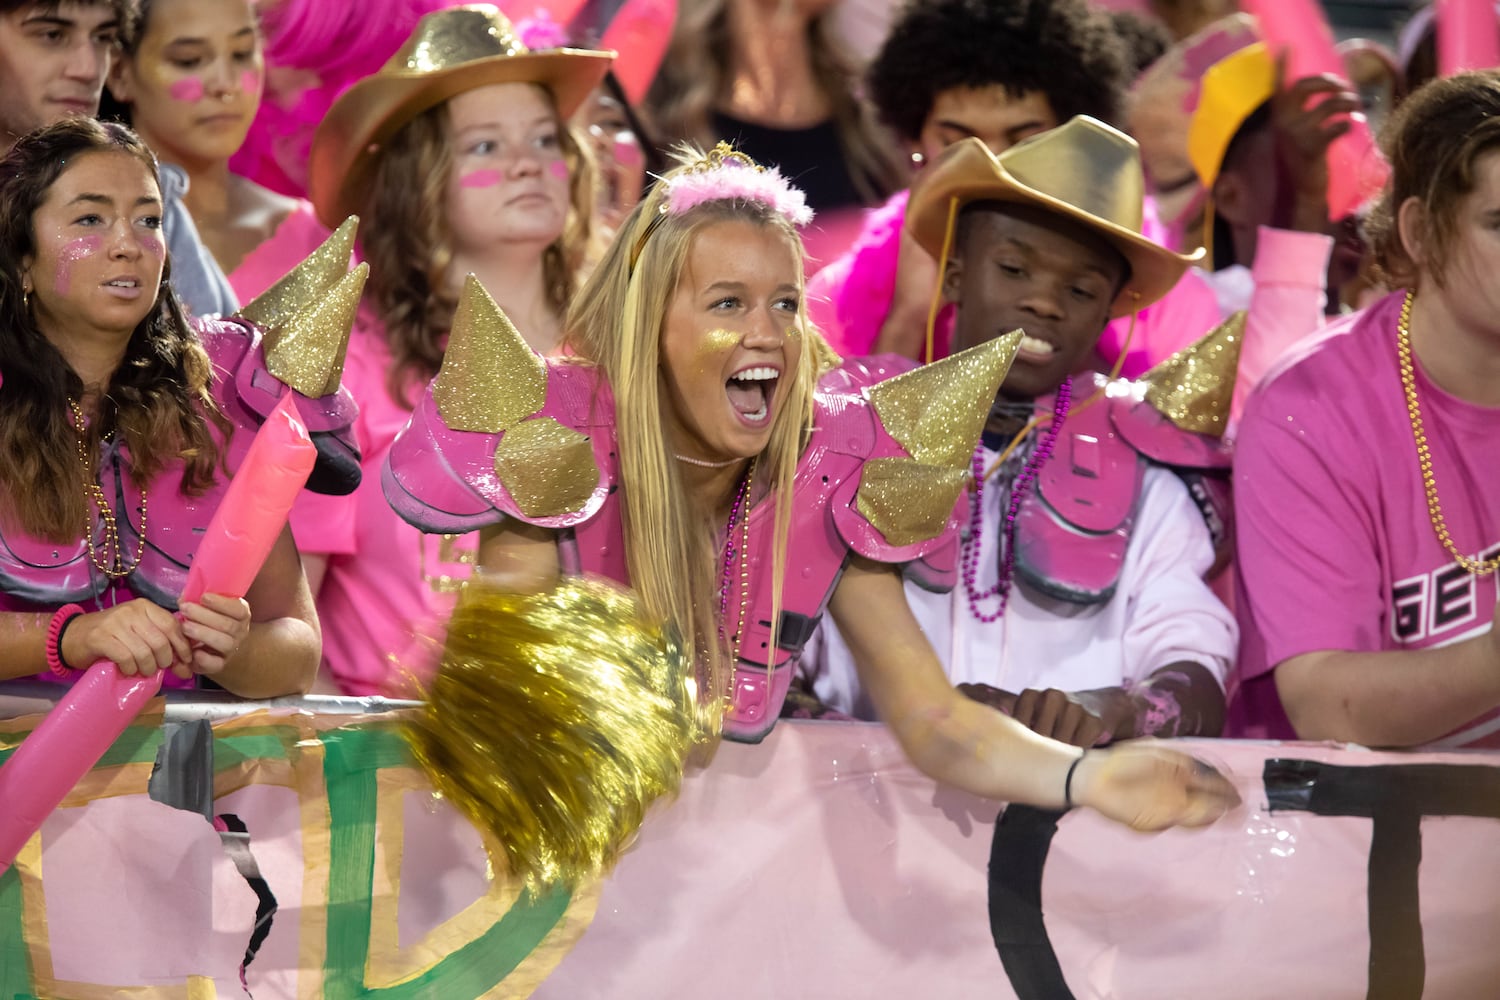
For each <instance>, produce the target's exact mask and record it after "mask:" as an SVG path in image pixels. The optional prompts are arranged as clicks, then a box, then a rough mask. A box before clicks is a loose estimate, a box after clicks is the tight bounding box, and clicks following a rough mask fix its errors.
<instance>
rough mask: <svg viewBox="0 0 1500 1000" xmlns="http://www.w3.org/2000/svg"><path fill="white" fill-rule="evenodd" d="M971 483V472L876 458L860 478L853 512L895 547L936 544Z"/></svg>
mask: <svg viewBox="0 0 1500 1000" xmlns="http://www.w3.org/2000/svg"><path fill="white" fill-rule="evenodd" d="M968 481H969V475H968V473H967V472H966V471H960V470H958V469H950V468H948V467H946V466H940V465H926V464H924V463H921V462H916V461H913V460H912V459H909V458H872V459H871V460H870V461H868V462H866V463H865V467H864V471H863V472H862V473H861V474H860V479H859V492H858V493H857V494H855V498H854V509H855V510H857V511H859V514H860V516H861V517H863V518H864V519H865V520H866V521H869V522H870V523H871V524H872V525H874V526H875V530H876V531H878V532H880V534H881V535H882V536H884V538H885V540H886V541H887V542H889V543H890V544H892V545H897V546H900V545H913V544H915V543H917V542H925V541H927V540H928V539H929V538H936V537H937V536H938V535H939V534H941V533H942V531H943V528H944V527H945V526H946V525H947V523H948V515H949V514H951V513H952V512H953V505H954V504H956V503H957V502H958V497H959V494H960V493H962V492H963V489H964V486H965V485H966V484H967V483H968Z"/></svg>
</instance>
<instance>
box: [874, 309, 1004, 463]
mask: <svg viewBox="0 0 1500 1000" xmlns="http://www.w3.org/2000/svg"><path fill="white" fill-rule="evenodd" d="M1020 344H1021V331H1020V330H1014V331H1012V332H1010V333H1007V334H1005V335H1004V336H1001V337H996V338H995V339H994V340H990V341H986V342H985V343H983V344H980V345H979V346H978V347H971V348H969V349H968V350H966V351H960V352H959V353H957V354H954V355H950V356H949V357H946V358H944V359H943V360H941V361H935V362H933V363H932V364H930V365H924V366H923V367H921V368H917V369H914V370H912V371H909V372H906V373H905V374H903V375H897V376H896V377H895V378H893V379H888V380H886V381H884V382H880V383H878V384H876V385H873V386H871V387H870V388H869V390H867V391H868V394H869V398H870V403H871V404H872V405H873V406H874V407H875V413H876V415H878V416H879V417H880V422H881V424H883V425H884V426H885V429H886V433H888V434H890V436H891V437H893V438H895V439H896V440H897V441H898V442H899V443H900V445H901V447H903V448H905V449H906V450H907V452H908V453H910V454H911V457H912V458H914V459H916V460H917V461H918V462H923V463H926V464H928V465H940V466H946V467H949V468H955V469H967V468H968V467H969V459H970V457H971V456H972V455H973V454H974V446H975V445H976V444H977V443H978V442H979V434H980V432H981V431H983V430H984V423H985V420H987V419H988V418H989V415H990V407H991V406H993V405H994V402H995V395H996V393H998V392H999V391H1000V383H1002V382H1004V381H1005V375H1006V373H1007V372H1009V371H1010V366H1011V362H1013V361H1015V358H1016V350H1017V349H1018V348H1019V347H1020Z"/></svg>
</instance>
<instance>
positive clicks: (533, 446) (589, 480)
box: [495, 417, 599, 517]
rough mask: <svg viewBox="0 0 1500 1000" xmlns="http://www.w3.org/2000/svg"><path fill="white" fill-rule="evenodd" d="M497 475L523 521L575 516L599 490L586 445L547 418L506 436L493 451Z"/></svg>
mask: <svg viewBox="0 0 1500 1000" xmlns="http://www.w3.org/2000/svg"><path fill="white" fill-rule="evenodd" d="M495 474H496V475H497V476H499V477H500V482H501V483H502V484H504V486H505V488H506V489H507V490H508V491H510V495H511V498H512V499H514V500H515V502H516V506H517V507H519V508H521V513H523V514H525V515H526V516H527V517H559V516H561V515H563V514H576V513H577V512H578V511H580V510H582V509H583V506H584V504H586V503H588V501H589V497H590V496H592V495H593V493H594V488H595V487H596V486H598V485H599V464H598V463H597V462H595V461H594V450H593V448H591V447H590V446H589V439H588V438H586V437H584V436H583V435H582V434H580V433H578V432H577V431H575V430H573V429H572V428H570V427H564V426H563V425H562V424H560V423H558V422H557V421H556V420H553V419H552V418H551V417H538V418H537V419H535V420H526V421H523V422H521V423H519V424H517V425H516V426H514V427H512V428H511V429H510V430H508V431H506V432H505V436H504V437H503V438H501V439H500V445H499V447H497V448H496V449H495Z"/></svg>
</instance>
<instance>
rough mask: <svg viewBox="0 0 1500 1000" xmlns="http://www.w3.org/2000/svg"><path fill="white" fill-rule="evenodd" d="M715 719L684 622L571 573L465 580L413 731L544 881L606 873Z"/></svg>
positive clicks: (528, 875)
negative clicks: (703, 696)
mask: <svg viewBox="0 0 1500 1000" xmlns="http://www.w3.org/2000/svg"><path fill="white" fill-rule="evenodd" d="M713 728H714V727H713V725H712V720H711V719H710V718H709V717H708V716H706V715H705V714H703V712H702V710H700V709H699V706H698V699H697V690H696V684H695V681H694V676H693V663H692V658H691V657H690V656H688V655H687V654H686V652H685V651H684V650H683V648H682V646H681V643H680V641H679V640H678V637H677V635H676V633H675V630H672V629H670V628H663V627H662V626H660V625H657V624H655V623H653V622H650V621H648V620H647V619H646V617H645V615H644V612H643V610H642V609H641V607H640V606H639V604H638V602H637V601H636V600H635V598H634V596H633V595H631V594H629V593H626V592H623V591H621V590H619V589H617V588H615V587H614V586H612V585H610V584H607V583H603V582H599V581H593V580H583V579H578V578H569V579H565V580H563V581H562V582H560V583H558V584H557V585H556V586H554V587H553V588H552V589H550V590H547V591H545V592H543V593H540V594H518V593H512V592H506V591H501V590H498V589H496V588H494V587H491V586H486V585H484V584H483V583H482V582H473V583H470V584H469V586H468V587H466V588H465V590H464V592H463V593H462V595H461V596H460V598H459V601H458V605H457V607H456V608H455V609H454V612H453V618H452V621H451V622H450V624H449V627H448V639H447V643H446V645H445V647H444V650H443V659H442V664H441V666H440V667H439V669H438V673H437V675H436V677H435V678H434V680H433V682H432V684H431V687H430V690H429V692H428V701H427V704H426V706H425V707H424V709H423V710H422V711H421V713H419V715H418V716H417V717H416V718H415V720H414V721H412V722H411V723H409V724H408V726H407V729H406V737H407V740H408V742H409V743H410V744H411V747H412V750H413V753H414V755H415V756H416V759H417V761H418V763H420V764H421V766H422V767H423V769H424V770H425V771H426V772H427V774H428V776H429V778H430V779H431V780H432V784H433V787H434V788H436V789H437V791H438V792H439V793H440V794H442V795H443V796H445V797H446V798H448V799H449V800H451V801H452V802H453V803H454V804H455V805H456V806H458V807H459V808H460V809H462V810H463V811H464V812H465V813H467V814H468V816H469V818H470V819H472V820H473V821H474V822H475V823H476V824H478V825H479V826H480V828H481V829H487V830H489V831H491V832H493V833H494V834H495V837H496V838H497V839H498V841H499V842H500V843H501V844H503V845H504V846H505V853H506V857H507V860H508V862H509V867H510V871H511V872H512V874H514V875H515V876H516V877H518V878H520V879H522V880H523V881H524V883H525V884H526V886H527V887H528V888H531V889H536V890H539V889H541V888H543V887H545V886H548V885H563V886H568V887H572V886H575V885H577V884H578V883H579V882H581V881H583V880H586V879H588V878H592V877H594V876H596V875H598V874H600V873H602V872H604V871H606V870H608V869H609V868H610V867H611V866H612V865H613V864H614V862H615V861H616V859H617V858H618V857H619V855H620V853H621V852H622V851H623V850H624V849H625V847H626V846H628V844H629V842H630V839H631V838H632V837H634V835H635V832H636V830H637V829H638V828H639V827H640V824H641V821H642V819H643V818H644V816H645V812H646V808H647V807H648V806H649V805H650V804H651V802H652V801H653V800H655V799H656V798H657V797H659V796H661V795H664V794H673V793H675V792H676V791H677V789H678V787H679V786H680V784H681V782H682V775H683V770H684V767H685V764H686V761H687V758H688V755H689V753H690V752H691V751H692V750H693V748H694V747H695V746H696V745H697V744H699V743H701V742H703V741H704V740H705V739H706V738H707V737H708V736H709V734H710V733H711V732H712V731H713Z"/></svg>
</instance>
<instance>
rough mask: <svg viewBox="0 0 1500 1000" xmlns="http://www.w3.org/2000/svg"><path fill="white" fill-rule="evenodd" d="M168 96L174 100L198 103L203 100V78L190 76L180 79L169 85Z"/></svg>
mask: <svg viewBox="0 0 1500 1000" xmlns="http://www.w3.org/2000/svg"><path fill="white" fill-rule="evenodd" d="M167 96H168V97H170V98H172V99H173V100H174V101H184V102H186V103H188V104H196V103H197V102H198V101H201V100H203V80H202V79H201V78H200V77H196V76H189V77H185V78H183V79H181V80H178V81H176V82H175V83H173V84H172V85H171V86H169V87H167Z"/></svg>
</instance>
